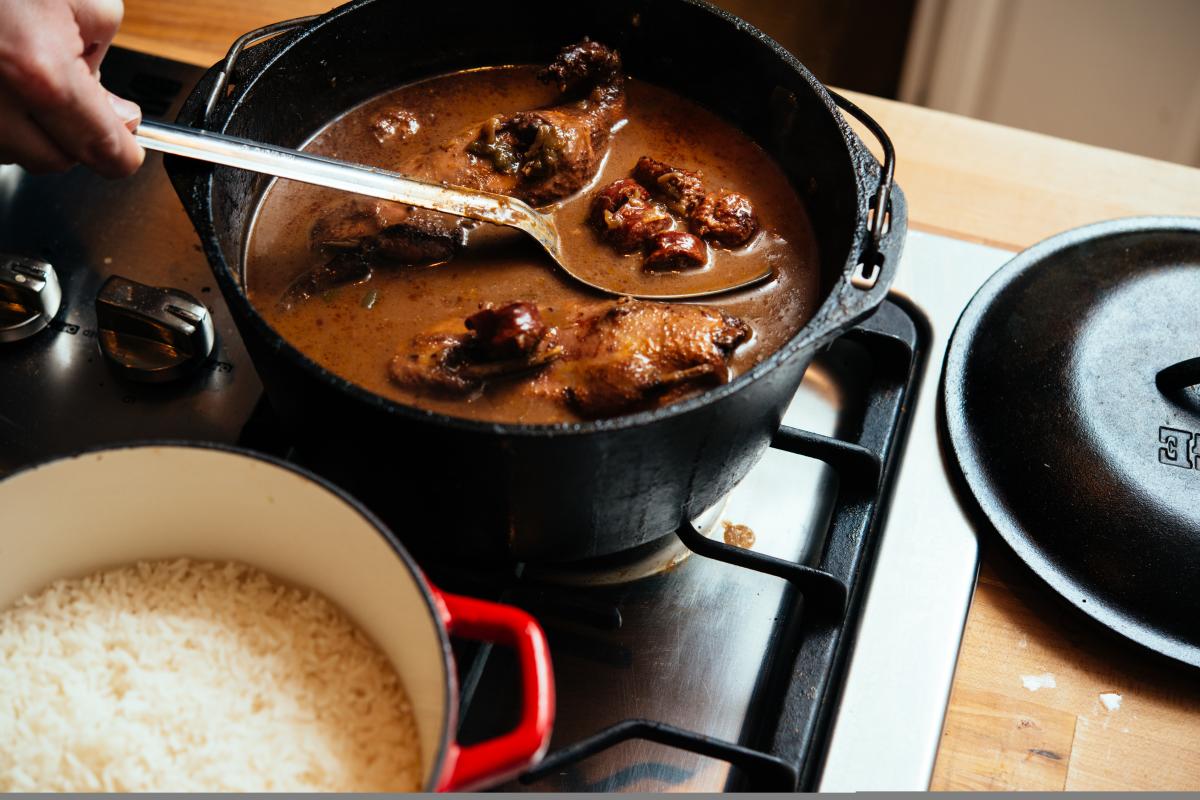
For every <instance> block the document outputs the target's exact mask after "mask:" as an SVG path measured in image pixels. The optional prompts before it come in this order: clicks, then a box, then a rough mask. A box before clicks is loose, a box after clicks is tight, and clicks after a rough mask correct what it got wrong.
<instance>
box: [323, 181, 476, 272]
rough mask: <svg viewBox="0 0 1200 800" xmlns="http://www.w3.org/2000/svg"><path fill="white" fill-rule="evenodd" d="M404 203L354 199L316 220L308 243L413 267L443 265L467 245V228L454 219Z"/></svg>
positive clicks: (373, 259)
mask: <svg viewBox="0 0 1200 800" xmlns="http://www.w3.org/2000/svg"><path fill="white" fill-rule="evenodd" d="M439 217H446V215H441V214H433V213H427V212H424V210H423V209H415V208H410V207H408V206H403V205H400V204H399V203H389V202H386V201H378V200H367V199H364V198H357V197H356V198H352V199H350V200H347V201H345V202H343V203H339V204H338V205H336V206H334V207H333V208H332V209H330V210H329V211H327V212H326V213H325V214H323V215H322V216H321V217H320V218H318V219H317V221H316V223H315V224H314V225H313V227H312V230H311V231H309V242H310V245H311V247H312V249H314V250H318V251H322V252H326V253H329V252H357V253H359V254H360V255H361V256H362V257H363V258H365V259H367V260H368V261H371V262H381V261H382V262H389V263H394V264H408V265H412V266H430V265H433V264H441V263H443V262H446V261H449V260H450V259H451V258H453V257H454V256H455V255H456V254H457V253H458V251H459V250H461V249H462V248H463V246H464V245H465V244H466V231H465V230H464V228H463V227H462V225H461V224H458V223H457V222H456V221H455V218H454V217H446V219H447V220H449V221H450V224H449V225H445V224H443V221H442V220H441V219H438V218H439Z"/></svg>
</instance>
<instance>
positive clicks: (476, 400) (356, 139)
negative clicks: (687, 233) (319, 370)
mask: <svg viewBox="0 0 1200 800" xmlns="http://www.w3.org/2000/svg"><path fill="white" fill-rule="evenodd" d="M534 71H535V69H534V68H533V67H497V68H489V69H480V70H471V71H467V72H460V73H454V74H450V75H445V76H441V77H436V78H431V79H428V80H424V81H421V82H418V83H415V84H411V85H408V86H405V87H402V88H400V89H396V90H395V91H392V92H389V93H387V94H385V95H382V96H380V97H378V98H375V99H374V100H371V101H369V102H367V103H365V104H363V105H361V106H359V107H358V108H355V109H353V110H352V111H350V112H348V113H347V114H345V115H343V116H342V117H341V118H339V119H337V120H334V121H333V122H331V123H330V124H329V125H328V126H327V127H326V128H324V129H323V130H322V131H321V132H320V133H319V134H317V136H316V137H314V139H313V140H312V141H311V142H310V144H309V145H308V146H307V147H306V148H305V149H306V150H309V151H310V152H314V153H319V154H322V155H327V156H332V157H334V158H339V159H344V160H348V161H355V162H359V163H363V164H370V165H375V166H380V167H385V168H390V167H395V166H396V165H397V164H399V163H400V162H401V161H403V160H404V159H406V158H408V157H410V156H412V155H413V154H415V153H417V152H420V151H422V150H428V149H432V148H435V147H437V146H438V145H439V144H440V143H442V142H444V141H446V140H448V139H450V138H451V137H453V136H454V135H455V134H457V133H459V132H460V131H462V130H464V129H466V128H468V127H470V126H471V125H473V124H477V123H479V122H480V121H481V120H484V119H487V118H488V117H489V116H491V115H492V114H495V113H497V112H506V111H516V110H521V109H527V108H536V107H539V106H544V105H548V104H552V103H554V102H555V101H556V92H555V91H554V89H553V88H552V87H548V86H545V85H543V84H541V83H539V82H538V81H537V80H536V79H535V78H534ZM396 107H400V108H404V109H406V110H408V111H409V112H411V113H413V114H414V115H415V117H416V119H417V120H418V121H419V123H420V129H419V130H418V132H417V133H416V134H414V135H412V136H410V137H408V138H406V139H403V140H401V139H400V137H394V138H393V139H391V140H388V141H387V142H386V143H385V144H382V145H381V144H379V143H378V142H377V140H376V139H375V138H374V137H373V136H372V133H371V131H370V127H369V126H370V123H371V119H372V116H373V114H374V113H375V112H377V111H379V110H380V109H383V108H396ZM626 120H627V121H626V122H625V123H624V124H623V125H619V126H618V130H617V131H616V133H615V134H614V135H613V137H612V141H611V147H610V152H609V155H608V157H607V159H606V161H605V162H604V164H603V166H602V167H601V169H600V172H599V174H598V176H597V177H596V179H595V180H594V181H593V183H592V184H591V185H589V187H587V188H585V189H584V190H583V191H582V192H580V193H578V194H576V195H574V196H572V197H569V198H567V199H566V200H564V201H562V202H560V203H557V204H555V205H554V206H551V207H549V209H550V210H553V211H554V212H555V213H556V217H557V218H558V220H559V223H558V224H559V231H560V234H561V235H562V237H563V243H564V248H565V249H567V250H568V252H570V253H572V254H573V256H572V258H585V259H589V260H591V261H594V262H596V263H599V262H600V260H604V261H605V263H611V264H612V267H611V268H612V269H614V270H619V271H621V272H622V274H623V275H624V276H626V277H625V280H627V281H631V282H632V283H633V284H635V285H637V286H639V287H641V288H640V291H643V292H647V293H650V292H656V291H678V290H679V289H680V288H681V286H682V287H684V288H686V287H687V286H688V284H687V275H686V274H685V275H669V274H668V275H666V276H663V275H655V274H647V273H643V272H642V270H641V259H640V257H638V256H631V257H622V256H619V255H617V254H615V253H614V252H613V251H612V250H611V249H610V248H608V247H607V246H606V245H603V244H602V243H600V242H599V240H598V237H597V236H596V234H595V232H594V231H592V230H591V229H590V228H589V227H588V226H587V225H586V224H585V218H586V215H587V211H588V205H589V203H590V198H591V194H592V190H593V189H594V188H595V187H597V186H603V185H605V184H607V183H609V182H611V181H614V180H617V179H619V178H623V177H628V175H629V173H630V171H631V170H632V168H633V165H634V163H635V162H636V161H637V159H638V157H640V156H642V155H650V156H653V157H654V158H657V159H659V160H661V161H665V162H667V163H670V164H673V165H675V166H678V167H682V168H686V169H692V170H697V169H698V170H701V171H702V172H703V173H704V176H705V183H706V185H707V186H708V187H709V188H710V190H711V189H716V188H728V189H732V190H735V191H738V192H742V193H743V194H745V195H747V196H748V197H750V199H751V200H752V201H753V203H754V206H755V210H756V212H757V214H758V216H759V220H760V223H761V228H762V230H761V231H760V232H759V234H758V236H757V237H756V238H755V239H754V240H753V241H752V242H751V243H750V244H749V245H747V246H746V247H744V248H742V249H740V250H736V251H728V250H720V249H717V248H712V250H711V252H712V257H711V258H710V261H709V266H708V267H706V268H704V270H703V272H704V273H705V274H703V275H699V276H696V277H695V278H693V280H695V281H699V282H701V283H703V282H707V281H711V280H712V279H713V277H714V275H721V274H722V272H724V273H730V272H736V273H737V274H746V272H748V271H752V270H747V269H746V267H747V263H748V262H752V263H751V266H753V267H754V268H757V267H758V266H759V265H760V264H770V265H771V267H772V268H773V269H774V271H775V274H776V278H775V279H774V280H772V281H771V282H769V283H767V284H764V285H762V286H760V287H758V288H755V289H752V290H748V291H744V292H740V293H737V294H731V295H727V296H722V297H720V298H717V299H715V300H712V301H708V304H709V305H714V306H718V307H720V308H721V309H723V310H725V311H726V312H728V313H730V314H734V315H737V316H739V317H741V318H742V319H744V320H745V321H746V322H748V323H749V324H750V325H751V327H752V328H753V329H754V337H753V339H752V340H751V341H749V342H748V343H746V344H744V345H742V346H741V347H740V348H739V349H738V350H737V352H736V353H735V354H734V357H733V359H732V362H731V368H732V373H733V374H734V375H736V374H739V373H741V372H743V371H745V370H746V369H748V368H749V367H751V366H752V365H753V364H755V363H757V362H758V361H760V360H762V359H763V358H765V357H766V356H767V355H769V354H770V353H771V352H773V351H775V350H777V349H778V348H779V347H780V346H782V345H783V344H784V343H785V342H786V341H787V340H788V339H790V338H791V337H792V335H793V334H795V333H796V331H798V330H799V329H800V327H801V326H802V325H803V324H804V323H805V322H807V321H808V319H809V318H810V317H811V316H812V315H813V312H814V311H815V310H816V306H817V304H818V302H819V282H820V279H819V268H818V260H817V251H816V244H815V238H814V236H813V233H812V229H811V226H810V223H809V219H808V215H807V213H806V212H805V210H804V207H803V204H802V203H801V201H800V200H799V198H798V197H797V196H796V194H795V193H794V192H793V190H792V188H791V185H790V184H789V182H788V180H787V178H786V176H785V175H784V174H783V172H782V171H781V170H780V169H779V167H778V166H777V165H776V164H775V163H774V161H772V159H771V158H770V157H769V156H768V155H767V154H766V153H765V152H764V151H763V150H762V149H761V148H760V147H758V145H756V144H755V143H754V142H753V141H751V140H750V139H749V138H748V137H747V136H745V135H744V134H743V133H741V132H740V131H738V130H737V129H736V128H734V127H733V126H732V125H730V124H729V123H727V122H725V121H724V120H722V119H720V118H719V117H717V116H716V115H714V114H713V113H711V112H709V111H707V110H705V109H703V108H701V107H700V106H698V105H696V104H695V103H693V102H691V101H689V100H687V99H685V98H682V97H680V96H678V95H676V94H674V93H672V92H669V91H667V90H664V89H661V88H658V87H656V86H653V85H650V84H647V83H643V82H640V81H637V80H629V81H628V82H627V102H626ZM343 200H344V196H343V195H342V194H341V193H340V192H337V191H334V190H329V189H322V188H318V187H313V186H308V185H305V184H300V183H295V182H291V181H282V180H280V181H276V182H275V183H274V184H273V185H272V186H271V188H270V189H269V190H268V191H267V192H266V193H265V195H264V198H263V200H262V203H261V205H260V208H259V211H258V213H257V215H256V217H255V220H254V222H253V224H252V228H251V233H250V236H249V240H248V244H247V248H246V254H245V259H246V273H245V274H246V276H247V283H248V287H247V288H248V293H249V297H250V300H251V301H252V302H253V303H254V304H255V306H256V307H257V308H258V309H259V311H260V312H261V313H262V314H263V315H264V316H265V317H266V319H267V321H268V322H269V323H270V324H271V325H272V326H273V327H274V328H275V330H276V331H278V332H279V334H280V335H281V336H283V338H285V339H286V340H287V341H289V342H290V343H291V344H293V345H294V346H295V347H297V348H298V349H299V350H300V351H301V352H303V353H304V354H305V355H307V356H308V357H309V358H312V359H313V360H314V361H316V362H317V363H319V364H321V365H322V366H323V367H325V368H326V369H329V370H330V371H332V372H335V373H337V374H339V375H341V376H343V377H345V378H347V379H349V380H351V381H353V382H354V383H357V384H359V385H361V386H362V387H364V388H366V389H368V390H370V391H372V392H375V393H378V394H381V395H383V396H385V397H388V398H391V399H393V400H396V401H399V402H401V403H404V404H407V405H413V406H418V407H422V408H426V409H430V410H434V411H439V412H442V413H445V414H450V415H453V416H459V417H470V418H474V419H482V420H489V421H497V422H520V423H551V422H562V421H571V420H576V419H578V417H577V416H576V415H575V414H574V413H573V412H572V411H571V410H570V409H569V408H567V407H566V406H565V405H564V404H563V403H562V402H561V401H559V400H557V399H555V398H552V397H548V396H546V395H545V394H543V393H539V392H538V391H537V389H536V383H535V382H534V381H532V380H531V379H530V376H528V375H526V376H520V377H512V378H507V379H503V380H497V381H491V382H489V383H488V384H487V385H486V386H485V387H484V389H483V390H482V391H481V392H479V393H476V394H475V395H472V396H470V397H469V398H446V397H434V396H429V395H425V394H419V393H417V392H415V391H411V390H409V389H406V388H404V387H400V386H398V385H396V384H395V383H393V382H392V381H391V380H390V379H389V377H388V363H389V361H390V360H391V358H392V356H393V355H395V354H396V353H397V352H398V351H400V350H401V349H402V348H404V347H405V346H406V345H407V343H408V342H409V341H410V340H411V339H412V337H413V336H414V335H415V334H417V333H419V332H422V331H425V330H429V329H430V328H433V327H435V326H438V327H442V328H443V329H444V328H445V326H446V324H447V322H448V321H456V322H457V328H458V329H459V330H465V329H464V328H463V327H462V324H461V323H462V320H463V319H465V318H466V317H467V316H468V315H470V314H472V313H474V312H475V311H476V310H478V308H479V306H480V304H481V303H484V302H492V303H497V304H500V303H505V302H509V301H513V300H526V301H533V302H536V303H538V304H539V305H540V306H541V309H542V311H543V316H544V318H545V319H546V321H547V323H548V324H561V322H562V321H563V320H564V318H565V315H566V314H567V311H568V308H569V307H570V306H571V305H575V304H578V303H579V302H581V301H584V302H586V301H589V300H596V299H600V298H601V297H602V296H601V295H598V294H596V293H594V292H592V291H590V290H587V289H585V288H582V287H581V286H580V285H579V284H577V283H575V282H573V281H572V280H571V279H570V278H569V277H567V276H565V275H563V274H562V273H561V272H559V271H558V270H557V268H556V267H555V266H554V264H553V262H551V261H550V260H549V259H548V258H547V257H546V256H545V255H544V254H542V253H541V252H540V251H539V250H538V247H537V245H536V244H534V243H533V242H532V240H529V239H526V237H525V236H524V234H521V233H519V232H516V231H508V230H502V229H497V228H494V227H492V226H483V227H481V228H478V229H476V230H474V231H473V232H472V234H471V240H470V244H469V245H468V247H467V249H466V251H465V252H464V253H463V254H461V255H460V256H459V257H457V258H456V259H454V260H453V261H452V262H450V263H448V264H443V265H441V266H436V267H425V268H411V267H388V266H379V267H376V269H375V271H374V275H373V277H372V278H371V279H370V280H369V281H367V282H366V283H360V284H355V285H352V286H345V287H341V288H338V289H335V290H333V291H332V292H328V293H326V294H325V295H324V296H322V297H316V298H312V299H310V300H308V301H306V302H303V303H300V304H298V305H297V306H296V307H295V308H293V309H292V310H290V311H284V310H282V309H281V308H280V307H279V305H278V300H279V298H280V297H281V295H282V294H283V292H284V290H285V289H286V288H287V287H288V285H289V284H290V283H291V282H292V281H293V279H294V278H295V277H296V276H298V275H300V274H302V273H304V272H306V271H307V270H309V269H311V268H313V267H316V266H318V265H319V264H320V263H322V262H323V261H324V260H326V259H325V257H324V256H322V255H320V254H318V253H314V252H312V251H311V250H310V249H309V230H310V229H311V227H312V224H313V222H314V220H315V219H316V218H317V216H318V215H319V214H320V212H321V210H322V209H323V208H327V207H329V206H331V205H333V204H336V203H338V202H339V201H343ZM628 276H632V277H628ZM368 293H373V296H374V298H375V302H374V305H373V306H372V307H371V308H366V307H365V305H364V298H366V297H367V295H368ZM547 369H554V365H551V366H550V367H548V368H547Z"/></svg>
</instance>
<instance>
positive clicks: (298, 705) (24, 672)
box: [0, 560, 421, 792]
mask: <svg viewBox="0 0 1200 800" xmlns="http://www.w3.org/2000/svg"><path fill="white" fill-rule="evenodd" d="M420 783H421V759H420V747H419V744H418V739H417V727H416V722H415V720H414V719H413V714H412V710H411V708H410V706H409V702H408V698H407V696H406V695H405V692H404V688H403V686H401V684H400V680H399V678H398V676H397V675H396V672H395V670H394V668H393V667H392V665H391V663H390V662H389V661H388V660H387V658H386V657H385V656H384V655H383V653H382V652H381V651H380V650H379V649H378V648H377V647H376V646H375V645H374V644H373V643H372V642H371V641H370V640H369V639H368V638H367V636H366V635H365V634H363V633H362V631H360V630H359V629H358V628H357V627H356V626H355V625H354V623H352V622H351V621H350V620H349V619H348V618H347V617H346V615H345V614H343V613H342V612H341V611H340V610H338V609H337V608H336V607H335V606H334V605H333V604H332V603H330V602H329V601H328V600H326V599H325V598H323V597H321V596H320V595H317V594H316V593H314V592H311V591H305V590H300V589H296V588H292V587H288V586H285V585H283V584H282V583H280V582H279V581H277V580H275V579H273V578H271V577H269V576H267V575H266V574H264V573H262V572H260V571H259V570H256V569H254V568H252V567H248V566H245V565H242V564H228V563H227V564H214V563H207V562H197V561H190V560H178V561H169V562H167V561H159V562H145V563H139V564H137V565H134V566H128V567H123V568H121V569H115V570H112V571H108V572H103V573H99V574H96V575H91V576H89V577H87V578H84V579H82V580H62V581H57V582H55V583H53V584H52V585H51V586H49V587H48V588H46V589H45V590H43V591H42V592H41V593H39V594H38V595H36V596H35V597H26V598H24V599H22V600H21V601H20V602H18V603H17V604H16V605H15V606H13V607H12V608H10V609H8V610H5V611H4V612H2V613H0V791H7V792H21V791H34V790H43V791H44V790H52V791H159V792H175V791H281V790H282V791H309V790H312V791H338V792H360V791H411V790H415V789H418V788H420Z"/></svg>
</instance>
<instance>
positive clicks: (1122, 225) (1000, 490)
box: [942, 217, 1200, 666]
mask: <svg viewBox="0 0 1200 800" xmlns="http://www.w3.org/2000/svg"><path fill="white" fill-rule="evenodd" d="M1197 383H1200V219H1192V218H1182V217H1175V218H1170V217H1144V218H1135V219H1125V220H1117V221H1113V222H1104V223H1100V224H1097V225H1090V226H1087V227H1084V228H1078V229H1076V230H1073V231H1069V232H1067V233H1064V234H1061V235H1059V236H1055V237H1053V238H1051V239H1048V240H1046V241H1044V242H1042V243H1041V244H1038V245H1036V246H1034V247H1033V248H1031V249H1029V250H1026V251H1025V252H1023V253H1021V254H1019V255H1018V256H1017V257H1016V258H1014V259H1013V260H1012V261H1010V262H1009V263H1008V264H1007V265H1005V266H1004V267H1002V268H1001V269H1000V270H999V271H998V272H996V274H995V275H993V276H992V277H991V278H990V279H989V280H988V282H987V283H985V284H984V285H983V287H982V288H981V289H980V290H979V293H978V294H976V295H975V298H974V299H973V300H972V301H971V303H970V305H968V306H967V309H966V311H965V312H964V313H963V316H962V318H961V319H960V320H959V322H958V326H957V327H956V329H955V331H954V335H953V337H952V339H951V342H950V349H949V352H948V354H947V357H946V371H945V374H944V375H943V385H942V403H943V411H944V415H945V424H946V428H947V431H948V433H949V442H950V446H951V447H952V449H953V452H954V456H955V457H956V459H957V462H958V466H959V468H960V469H961V471H962V477H963V478H964V479H965V483H966V486H967V487H968V488H969V489H970V492H971V494H972V495H973V496H974V499H975V500H976V501H977V502H978V505H979V508H980V510H982V512H983V513H984V514H985V515H986V516H987V518H988V520H990V522H991V523H992V525H993V526H994V527H995V528H996V530H997V531H999V533H1000V535H1001V536H1003V537H1004V539H1005V540H1006V541H1007V542H1008V544H1009V545H1011V546H1012V548H1013V549H1014V550H1015V551H1016V553H1017V555H1018V556H1020V557H1021V558H1022V559H1023V560H1024V561H1025V562H1026V563H1027V564H1028V565H1029V566H1030V567H1031V568H1032V569H1033V570H1034V572H1036V573H1037V574H1038V575H1040V576H1041V577H1042V578H1043V579H1045V580H1046V581H1047V582H1048V583H1049V584H1050V585H1051V586H1052V587H1053V588H1054V589H1055V590H1056V591H1058V592H1059V593H1060V594H1061V595H1063V597H1065V598H1066V599H1067V600H1069V601H1070V602H1071V603H1073V604H1075V605H1076V606H1077V607H1078V608H1080V609H1081V610H1083V611H1084V612H1086V613H1087V614H1090V615H1091V616H1092V617H1094V618H1095V619H1097V620H1098V621H1100V622H1101V623H1103V624H1104V625H1107V626H1108V627H1110V628H1112V629H1113V630H1115V631H1117V632H1119V633H1121V634H1123V635H1125V636H1127V637H1129V638H1130V639H1133V640H1134V641H1136V642H1139V643H1141V644H1143V645H1145V646H1146V647H1149V648H1151V649H1153V650H1156V651H1158V652H1160V653H1163V654H1165V655H1167V656H1170V657H1172V658H1176V659H1179V660H1180V661H1184V662H1187V663H1189V664H1193V665H1197V666H1200V389H1197V387H1196V384H1197Z"/></svg>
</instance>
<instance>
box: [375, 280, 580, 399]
mask: <svg viewBox="0 0 1200 800" xmlns="http://www.w3.org/2000/svg"><path fill="white" fill-rule="evenodd" d="M466 327H467V329H468V330H467V332H466V333H456V332H445V331H433V332H428V333H422V334H418V335H417V336H415V337H414V338H413V340H412V342H411V343H410V345H409V348H408V350H407V352H405V353H399V354H397V355H396V356H394V357H393V358H392V362H391V364H390V366H389V370H388V373H389V375H390V377H391V379H392V380H393V381H395V382H396V383H398V384H400V385H401V386H407V387H409V388H413V389H418V390H425V391H434V392H438V393H442V394H451V395H465V394H469V393H471V392H474V391H476V390H478V389H479V388H480V387H481V386H482V385H483V382H484V381H485V380H488V379H494V378H501V377H506V376H510V375H516V374H520V373H525V372H529V371H531V370H534V369H538V368H539V367H544V366H546V365H547V364H549V363H551V362H552V361H554V360H555V359H557V358H558V357H559V356H561V355H562V352H563V351H562V347H561V346H559V344H558V332H557V331H556V330H555V329H554V328H551V327H547V326H546V325H545V324H544V323H543V322H542V318H541V313H540V312H539V311H538V308H537V306H536V305H535V304H533V303H520V302H517V303H509V304H507V305H504V306H500V307H499V308H496V307H493V306H485V307H484V308H483V309H481V310H480V311H478V312H477V313H475V314H472V315H471V316H469V317H467V319H466Z"/></svg>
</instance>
